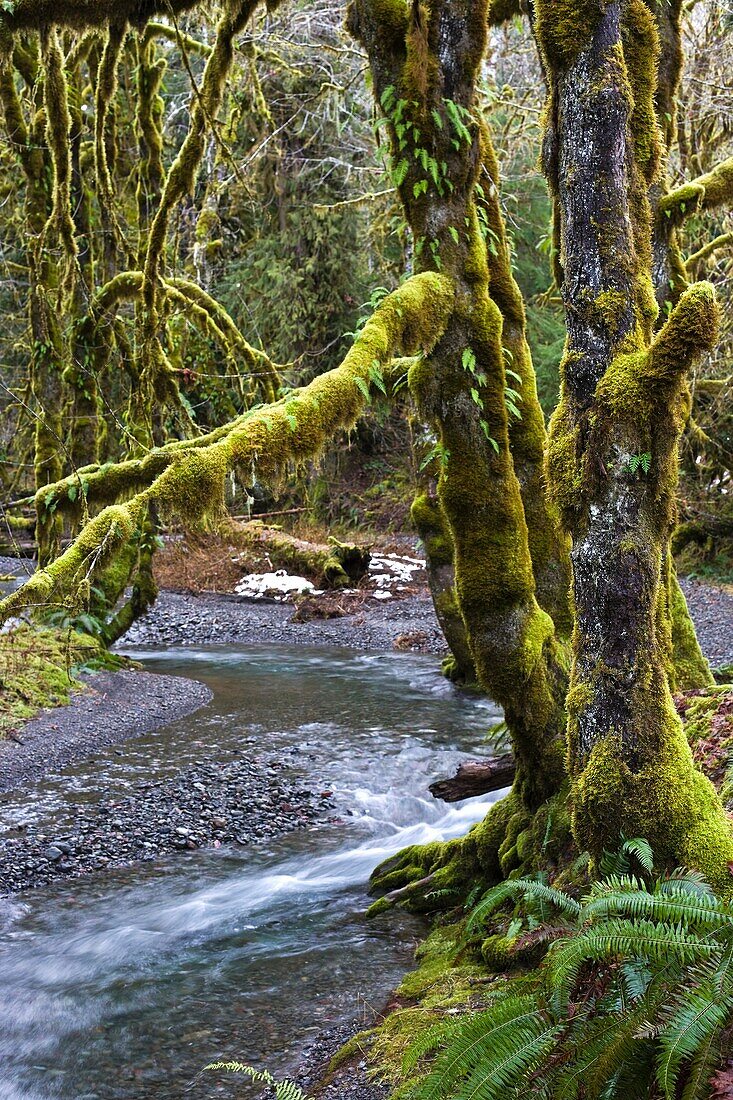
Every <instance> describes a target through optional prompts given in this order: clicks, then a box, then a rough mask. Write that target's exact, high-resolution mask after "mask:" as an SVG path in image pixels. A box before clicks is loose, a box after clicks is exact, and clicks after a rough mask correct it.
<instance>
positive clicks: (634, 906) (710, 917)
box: [583, 885, 733, 928]
mask: <svg viewBox="0 0 733 1100" xmlns="http://www.w3.org/2000/svg"><path fill="white" fill-rule="evenodd" d="M622 914H626V915H628V916H630V917H634V918H649V919H651V920H658V921H665V922H667V923H671V924H687V925H696V926H704V927H710V926H720V925H728V926H730V927H731V928H733V910H730V909H728V908H726V907H725V906H724V905H723V903H722V902H721V901H719V900H718V898H716V897H715V896H714V895H713V896H712V897H711V896H708V895H706V894H691V893H688V892H687V891H686V890H684V889H682V890H680V889H678V888H677V889H676V888H674V887H672V886H671V885H670V886H669V887H668V888H667V889H666V890H665V892H664V893H663V894H657V893H654V894H649V893H646V891H643V890H636V891H630V890H623V891H615V890H609V891H607V892H605V893H603V894H600V895H598V896H596V897H593V898H592V900H590V901H588V902H586V903H585V904H584V905H583V918H584V919H585V920H596V919H597V918H599V917H604V918H605V917H609V916H616V915H619V916H620V915H622Z"/></svg>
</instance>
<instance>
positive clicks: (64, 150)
mask: <svg viewBox="0 0 733 1100" xmlns="http://www.w3.org/2000/svg"><path fill="white" fill-rule="evenodd" d="M43 64H44V69H45V79H44V84H43V88H44V103H45V107H46V138H47V141H48V148H49V150H50V153H51V160H52V163H53V170H54V190H53V212H52V214H51V218H52V219H53V222H54V223H55V225H56V229H57V231H58V234H59V237H60V239H61V241H62V243H63V245H64V248H65V249H66V251H67V252H68V253H69V255H72V256H74V255H76V242H75V240H74V234H75V229H74V219H73V217H72V215H71V143H70V141H69V129H70V127H71V116H70V114H69V100H68V88H67V84H66V76H65V73H64V55H63V53H62V51H61V47H60V45H59V40H58V35H57V32H56V30H55V29H54V30H50V31H46V33H45V35H44V47H43Z"/></svg>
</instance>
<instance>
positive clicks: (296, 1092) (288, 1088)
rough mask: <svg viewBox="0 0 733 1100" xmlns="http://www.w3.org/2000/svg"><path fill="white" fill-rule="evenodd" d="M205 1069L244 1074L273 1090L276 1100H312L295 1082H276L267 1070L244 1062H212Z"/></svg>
mask: <svg viewBox="0 0 733 1100" xmlns="http://www.w3.org/2000/svg"><path fill="white" fill-rule="evenodd" d="M204 1069H212V1070H224V1071H225V1072H226V1073H244V1074H246V1076H247V1077H249V1078H250V1080H251V1081H255V1082H257V1083H258V1084H263V1085H267V1086H268V1087H269V1088H271V1089H273V1091H274V1095H275V1100H311V1098H310V1097H309V1096H306V1094H305V1093H304V1092H303V1090H302V1089H299V1088H298V1086H297V1085H296V1084H294V1082H293V1081H276V1080H275V1078H274V1077H273V1076H272V1074H271V1073H268V1072H267V1070H266V1069H255V1068H254V1066H248V1065H245V1063H244V1062H211V1063H210V1064H209V1065H208V1066H205V1067H204Z"/></svg>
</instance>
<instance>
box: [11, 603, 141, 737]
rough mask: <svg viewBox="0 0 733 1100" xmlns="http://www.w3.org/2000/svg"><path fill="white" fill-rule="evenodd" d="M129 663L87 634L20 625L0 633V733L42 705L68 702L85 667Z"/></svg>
mask: <svg viewBox="0 0 733 1100" xmlns="http://www.w3.org/2000/svg"><path fill="white" fill-rule="evenodd" d="M124 663H125V662H124V661H123V660H122V659H121V658H119V657H115V656H114V655H113V654H110V653H107V652H106V651H104V650H102V649H101V648H100V646H99V645H98V643H97V642H96V641H95V640H94V639H93V638H91V637H89V636H88V635H84V634H79V633H77V632H76V631H72V630H58V629H53V628H43V629H41V628H37V627H33V626H30V625H28V624H25V623H24V624H21V625H19V626H17V627H15V629H13V630H9V631H7V632H5V633H3V634H0V738H2V737H7V736H8V734H10V733H12V732H13V731H15V730H17V729H18V728H19V727H20V726H21V725H22V723H23V722H24V721H26V720H27V719H28V718H32V717H33V716H34V715H35V714H36V713H37V712H38V711H39V710H41V709H42V708H43V707H53V706H61V705H63V704H64V703H68V702H69V699H70V697H71V694H72V692H74V691H75V690H77V689H78V688H79V687H80V686H81V684H80V681H79V680H78V676H79V674H80V673H81V672H87V671H95V670H96V669H99V668H119V667H122V665H123V664H124Z"/></svg>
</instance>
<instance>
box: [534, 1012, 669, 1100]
mask: <svg viewBox="0 0 733 1100" xmlns="http://www.w3.org/2000/svg"><path fill="white" fill-rule="evenodd" d="M643 1020H644V1006H643V1005H640V1006H637V1008H636V1009H635V1010H634V1011H633V1012H631V1013H617V1014H614V1015H607V1014H604V1015H601V1016H599V1017H597V1018H595V1019H589V1018H588V1017H587V1015H586V1016H580V1017H575V1018H574V1019H573V1021H572V1030H571V1032H570V1035H569V1036H568V1037H567V1038H566V1039H565V1040H564V1042H563V1048H564V1050H565V1051H566V1052H567V1053H568V1054H569V1056H570V1057H569V1059H568V1061H567V1062H566V1064H565V1065H563V1066H561V1067H560V1068H559V1070H558V1072H557V1074H556V1076H555V1079H554V1081H553V1095H554V1096H557V1097H562V1098H563V1100H565V1097H567V1098H568V1100H574V1098H575V1097H577V1096H578V1094H579V1092H581V1090H582V1095H583V1096H584V1097H600V1096H602V1095H603V1094H604V1092H605V1091H606V1089H607V1086H608V1084H609V1082H610V1081H611V1080H613V1079H614V1078H619V1077H620V1076H621V1074H622V1070H623V1067H624V1066H625V1065H629V1064H630V1065H634V1066H637V1067H638V1066H640V1064H641V1062H640V1059H641V1056H642V1053H643V1052H644V1046H645V1044H644V1043H643V1042H641V1041H640V1040H639V1039H638V1038H637V1036H636V1031H637V1029H638V1027H639V1025H640V1024H641V1023H642V1022H643ZM648 1053H649V1064H650V1074H649V1075H650V1076H651V1050H650V1051H649V1052H648ZM638 1076H639V1077H641V1076H642V1075H641V1074H638ZM644 1093H648V1079H647V1083H646V1086H645V1089H644V1090H642V1094H644ZM610 1095H612V1096H614V1097H615V1096H618V1095H621V1094H620V1093H610ZM624 1097H625V1098H627V1094H626V1093H624ZM627 1100H628V1098H627Z"/></svg>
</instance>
